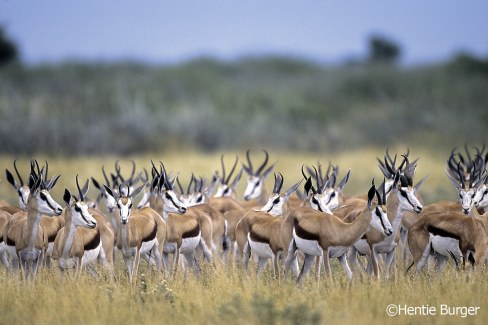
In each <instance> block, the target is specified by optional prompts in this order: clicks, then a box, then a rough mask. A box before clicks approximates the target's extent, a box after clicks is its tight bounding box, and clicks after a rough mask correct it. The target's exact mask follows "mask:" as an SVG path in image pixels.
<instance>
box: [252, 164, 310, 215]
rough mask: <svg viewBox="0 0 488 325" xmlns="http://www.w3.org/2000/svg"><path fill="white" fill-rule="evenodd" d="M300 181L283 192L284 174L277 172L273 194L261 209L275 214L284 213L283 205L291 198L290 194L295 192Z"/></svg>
mask: <svg viewBox="0 0 488 325" xmlns="http://www.w3.org/2000/svg"><path fill="white" fill-rule="evenodd" d="M300 183H301V181H300V182H298V183H296V184H295V185H293V186H292V187H290V188H289V189H288V190H287V191H286V192H285V193H281V188H282V187H283V175H282V174H281V173H279V174H278V175H277V174H275V184H274V187H273V194H272V195H271V196H270V197H269V199H268V202H267V203H266V204H265V205H264V206H263V207H262V208H261V209H260V210H261V211H265V212H268V213H270V214H272V215H274V216H281V215H283V207H284V205H285V204H286V202H287V201H288V199H289V198H290V195H291V194H292V193H293V192H295V191H296V190H297V188H298V186H300Z"/></svg>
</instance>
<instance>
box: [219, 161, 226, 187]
mask: <svg viewBox="0 0 488 325" xmlns="http://www.w3.org/2000/svg"><path fill="white" fill-rule="evenodd" d="M220 164H221V165H222V179H221V180H220V182H221V183H222V185H225V184H227V182H226V181H225V164H224V155H222V156H220Z"/></svg>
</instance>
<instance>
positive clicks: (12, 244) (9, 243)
mask: <svg viewBox="0 0 488 325" xmlns="http://www.w3.org/2000/svg"><path fill="white" fill-rule="evenodd" d="M7 246H15V240H13V239H12V238H10V237H9V236H7Z"/></svg>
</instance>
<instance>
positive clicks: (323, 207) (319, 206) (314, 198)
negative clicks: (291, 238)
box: [302, 166, 332, 213]
mask: <svg viewBox="0 0 488 325" xmlns="http://www.w3.org/2000/svg"><path fill="white" fill-rule="evenodd" d="M303 168H304V166H302V175H303V177H304V178H305V180H306V182H305V187H304V189H305V195H306V196H307V197H308V198H310V207H311V208H312V209H315V210H318V211H320V212H325V213H332V211H331V210H330V208H329V206H328V205H327V203H328V202H329V200H328V197H327V196H325V195H324V192H323V190H324V189H325V188H326V187H327V186H328V183H329V182H330V179H329V180H327V182H325V184H322V180H321V177H320V175H319V173H318V172H317V169H316V168H315V167H313V169H314V170H315V179H316V180H317V189H315V187H314V186H313V184H312V177H311V176H308V177H307V175H305V172H304V170H303Z"/></svg>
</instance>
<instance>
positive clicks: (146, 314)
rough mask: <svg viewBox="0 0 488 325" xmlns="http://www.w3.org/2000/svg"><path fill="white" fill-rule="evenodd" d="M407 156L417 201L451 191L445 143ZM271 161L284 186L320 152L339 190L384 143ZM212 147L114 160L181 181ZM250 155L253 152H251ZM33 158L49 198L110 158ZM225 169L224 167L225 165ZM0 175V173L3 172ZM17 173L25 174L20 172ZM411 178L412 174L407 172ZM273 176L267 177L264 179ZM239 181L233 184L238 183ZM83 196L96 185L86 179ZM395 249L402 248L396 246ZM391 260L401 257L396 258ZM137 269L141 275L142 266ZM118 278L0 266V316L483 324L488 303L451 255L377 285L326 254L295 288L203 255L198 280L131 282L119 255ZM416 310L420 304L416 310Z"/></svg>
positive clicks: (202, 168)
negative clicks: (326, 265)
mask: <svg viewBox="0 0 488 325" xmlns="http://www.w3.org/2000/svg"><path fill="white" fill-rule="evenodd" d="M410 149H411V153H410V157H411V158H412V159H414V158H416V157H420V160H419V163H418V169H417V176H416V180H417V181H418V180H420V178H421V177H423V176H425V175H429V178H428V179H427V181H426V182H425V184H424V185H423V187H422V195H423V197H424V199H425V202H426V203H431V202H433V201H435V200H440V199H450V200H456V199H457V196H456V193H455V192H454V190H453V189H452V188H451V187H452V186H451V185H450V184H449V182H448V180H447V177H446V176H445V174H444V168H445V161H446V159H447V157H448V156H449V153H450V152H449V151H443V150H437V151H436V150H432V149H429V150H427V149H422V148H420V149H419V148H410ZM269 151H270V163H272V162H275V161H276V162H277V163H276V167H275V171H277V172H282V173H283V175H284V178H285V185H284V187H287V186H290V185H292V184H293V183H295V182H297V181H298V180H300V179H301V178H302V177H301V173H300V168H301V166H302V164H309V165H311V164H316V163H317V160H320V162H321V163H322V165H324V166H326V165H327V163H328V161H329V160H330V161H331V162H333V163H334V164H339V165H340V167H341V169H340V178H342V176H343V175H344V174H345V173H346V171H347V169H352V174H351V179H350V181H349V183H348V184H347V185H346V189H345V192H346V194H349V195H353V194H359V193H363V192H365V191H366V190H367V189H368V188H369V186H370V184H371V179H372V178H373V177H375V180H376V183H377V184H379V183H381V180H382V179H383V177H382V176H381V174H380V172H379V170H378V168H377V166H376V165H377V162H376V157H380V158H381V157H383V155H384V148H368V149H363V150H358V151H352V152H345V153H336V154H333V155H326V154H315V153H297V152H274V151H273V150H272V149H271V148H270V149H269ZM405 151H406V148H403V147H396V148H391V149H390V153H392V154H394V153H398V154H401V153H403V152H405ZM220 154H221V153H215V154H201V153H197V152H184V153H182V152H178V153H176V152H173V153H163V154H147V155H143V156H134V157H124V159H123V160H121V164H122V168H123V169H122V173H123V174H128V173H129V172H130V163H129V159H134V160H135V161H136V163H137V167H138V170H140V169H141V168H142V167H146V168H149V167H150V160H151V159H153V160H155V161H158V160H162V161H163V162H164V163H165V165H166V168H167V169H168V170H172V171H175V172H180V178H181V180H182V181H183V183H184V184H185V183H186V182H188V180H189V177H190V172H191V171H193V172H195V173H196V174H197V175H202V176H204V177H207V178H209V177H210V176H211V174H212V173H213V171H214V170H216V169H220V161H219V159H220ZM236 154H238V155H239V157H240V159H244V157H245V152H244V151H242V152H225V158H226V161H227V164H226V165H227V166H229V165H230V164H231V162H233V160H234V158H235V155H236ZM253 157H255V160H256V161H257V163H255V165H257V164H259V161H261V159H262V153H258V152H257V151H253ZM14 158H16V157H13V156H2V157H1V158H0V166H1V167H2V169H5V168H8V169H10V170H11V171H13V170H12V169H13V165H12V161H13V159H14ZM18 158H19V160H18V165H19V167H20V170H21V172H22V175H26V174H27V168H28V160H29V159H30V158H31V157H18ZM36 158H37V159H39V161H40V162H41V161H44V159H48V161H49V170H50V175H53V174H58V173H60V174H62V177H61V179H60V182H59V183H58V185H56V187H55V188H54V190H53V197H54V198H55V199H56V200H57V201H58V202H60V203H61V202H62V199H61V198H62V191H64V188H65V187H68V188H69V189H71V190H74V189H75V188H76V187H75V183H74V179H75V175H76V174H79V175H80V177H81V179H82V180H83V179H86V178H88V177H89V176H95V177H97V178H98V179H99V180H101V179H103V177H102V174H101V165H102V164H104V165H105V167H106V168H107V169H108V170H110V169H113V164H114V162H115V160H116V159H118V158H119V157H115V156H103V157H83V158H80V157H71V158H68V157H48V156H42V155H40V156H38V157H36ZM228 168H230V167H228ZM2 179H3V177H2ZM24 181H25V176H24ZM414 181H415V180H414ZM271 182H272V177H270V178H269V179H268V188H271V186H272V184H271ZM244 183H245V182H244V180H241V184H240V187H239V189H240V193H242V190H243V187H244ZM89 194H90V195H89V196H90V197H93V198H94V197H95V196H96V192H95V190H94V189H93V187H92V188H91V190H90V192H89ZM0 195H1V196H0V197H1V198H4V199H6V200H7V201H10V202H11V203H13V204H16V203H17V199H16V196H15V193H14V191H13V190H12V188H11V187H10V185H9V184H7V183H6V181H5V180H4V179H3V180H2V183H1V185H0ZM399 256H401V254H399ZM399 260H400V259H399ZM142 274H144V275H142ZM117 275H118V281H117V282H115V283H113V282H111V281H108V280H105V278H104V277H102V278H101V279H99V280H96V279H93V278H91V277H89V276H88V275H85V274H84V275H83V277H82V278H81V281H80V282H78V283H75V282H73V281H72V280H71V279H65V280H64V281H61V280H60V278H59V275H58V272H57V270H56V269H54V270H53V271H51V272H43V273H42V274H40V275H39V277H38V278H37V279H36V280H35V281H34V282H33V283H23V282H22V281H20V280H19V279H18V278H17V277H15V276H11V275H8V274H7V273H6V272H5V270H3V269H2V270H0V283H1V284H0V288H1V292H2V294H1V295H0V310H1V312H0V324H61V323H63V324H107V323H114V324H119V323H142V324H156V323H157V324H165V323H174V324H187V323H197V324H215V323H217V324H220V323H234V324H275V323H277V324H288V323H290V324H309V323H311V324H325V323H343V324H347V323H353V322H358V323H361V324H369V323H380V324H381V323H387V322H395V323H420V322H427V323H431V324H444V323H459V322H463V323H468V324H478V323H485V322H486V319H487V318H488V311H487V307H486V303H483V302H484V301H485V299H484V298H485V292H486V291H487V289H488V283H487V275H488V272H487V271H486V270H482V271H480V272H479V273H477V274H473V273H469V272H460V273H457V272H455V271H454V266H453V265H452V263H450V265H449V266H448V268H447V271H446V272H445V273H444V274H442V276H437V275H436V274H434V273H426V274H424V275H422V276H418V277H410V276H411V275H413V272H412V273H410V274H409V276H408V277H406V276H404V266H403V264H402V263H401V262H399V263H398V280H397V283H396V285H395V284H394V283H393V281H390V283H388V284H386V283H384V281H374V280H371V279H369V278H368V279H366V278H364V279H360V278H359V277H357V278H356V279H355V280H354V282H353V284H352V285H348V284H347V280H346V277H345V274H344V271H343V270H342V268H341V267H340V264H339V263H337V261H333V279H334V280H333V283H329V282H327V281H326V280H325V278H324V275H323V274H322V279H321V281H320V284H317V283H316V282H315V280H314V277H313V276H310V277H309V279H307V281H306V282H305V284H304V286H303V287H300V288H297V287H296V286H295V285H294V283H293V281H291V282H289V283H285V282H283V281H282V282H281V283H280V284H279V283H278V281H277V280H276V279H274V278H273V277H272V275H271V272H270V271H269V270H267V272H266V273H265V275H264V276H263V278H262V279H261V280H259V281H258V280H257V279H256V278H255V276H254V273H253V272H251V273H250V275H247V274H244V273H243V272H242V271H241V270H239V269H234V268H232V267H230V266H229V267H228V268H225V267H223V266H221V265H220V264H218V263H216V265H215V266H211V265H206V264H204V263H203V271H202V275H201V277H200V279H198V280H197V279H195V278H194V277H193V276H189V277H188V279H186V280H185V279H184V278H183V276H182V275H181V273H180V275H179V276H178V277H177V278H176V279H168V280H163V279H162V278H157V277H153V276H152V275H151V272H150V270H148V269H147V267H146V266H145V265H143V266H142V268H141V269H140V277H139V279H138V281H137V284H136V285H134V286H132V287H130V286H129V285H128V284H127V281H126V277H125V274H124V271H123V265H122V261H121V259H120V257H118V260H117ZM390 304H394V305H396V306H398V305H400V306H401V307H402V308H403V307H404V306H410V307H419V306H426V305H429V306H433V307H435V308H436V316H421V315H411V316H406V315H404V314H405V313H404V312H403V313H402V315H400V316H396V317H389V316H388V315H387V312H386V309H387V307H388V306H389V305H390ZM441 304H445V305H448V306H450V307H453V306H467V307H469V306H473V307H477V306H479V307H480V309H478V312H477V315H474V316H467V317H462V315H461V314H458V315H455V316H447V315H441V309H440V308H441ZM417 314H419V312H417Z"/></svg>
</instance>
